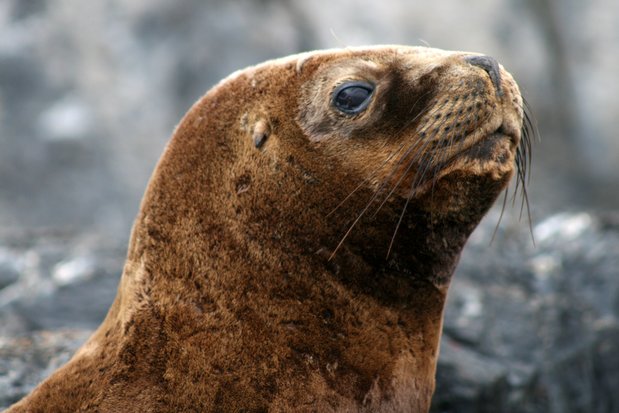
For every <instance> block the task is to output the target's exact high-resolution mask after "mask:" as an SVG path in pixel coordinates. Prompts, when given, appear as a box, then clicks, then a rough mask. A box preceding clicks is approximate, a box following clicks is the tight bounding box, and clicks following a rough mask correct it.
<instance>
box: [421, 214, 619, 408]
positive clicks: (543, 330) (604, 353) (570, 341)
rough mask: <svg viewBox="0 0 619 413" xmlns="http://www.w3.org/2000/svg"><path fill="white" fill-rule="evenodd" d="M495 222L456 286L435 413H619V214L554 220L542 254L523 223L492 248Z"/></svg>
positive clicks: (481, 235) (465, 261) (474, 240)
mask: <svg viewBox="0 0 619 413" xmlns="http://www.w3.org/2000/svg"><path fill="white" fill-rule="evenodd" d="M489 218H490V219H486V220H485V221H484V222H483V223H482V225H481V226H480V228H478V230H477V231H476V233H475V234H473V236H472V237H471V240H470V242H469V244H468V245H467V248H466V250H465V253H464V254H463V256H462V259H461V262H460V265H459V267H458V269H457V271H456V275H455V278H454V280H453V283H452V285H451V287H450V293H449V300H448V305H447V309H446V314H445V325H444V335H443V340H442V343H441V355H440V359H439V366H438V372H437V390H436V395H435V398H434V405H433V412H436V413H438V412H443V413H448V412H454V413H455V412H458V413H462V412H464V413H466V412H497V411H500V412H506V413H509V412H514V413H522V412H524V413H528V412H548V413H572V412H573V413H576V412H596V413H597V412H600V413H601V412H607V413H611V412H616V411H619V393H617V391H615V390H612V391H611V390H610V389H618V388H619V387H618V383H619V364H618V360H619V356H618V355H619V339H618V335H619V283H618V282H617V281H618V280H619V225H617V223H618V222H619V221H618V220H617V215H601V214H598V215H596V214H590V213H572V214H568V213H562V214H558V215H554V216H551V217H548V218H547V219H545V220H543V221H542V222H540V223H538V224H537V225H536V226H535V227H534V228H533V234H534V235H535V236H536V243H537V244H536V246H535V247H533V246H532V242H531V240H530V234H528V233H527V232H526V230H522V229H520V230H518V229H517V228H514V227H513V225H514V224H513V223H512V226H510V225H502V226H501V227H500V229H499V232H498V234H497V237H496V238H495V240H494V242H493V244H492V245H489V238H490V236H491V234H492V231H493V228H492V226H493V222H492V220H493V218H495V219H496V216H495V217H493V216H492V215H491V216H490V217H489ZM495 222H496V221H495ZM521 226H522V227H526V225H525V223H522V224H521Z"/></svg>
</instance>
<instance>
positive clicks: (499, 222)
mask: <svg viewBox="0 0 619 413" xmlns="http://www.w3.org/2000/svg"><path fill="white" fill-rule="evenodd" d="M508 193H509V185H507V186H506V187H505V190H504V191H503V202H502V205H501V213H500V214H499V219H498V220H497V221H496V225H495V226H494V231H492V238H490V245H492V243H493V242H494V238H495V237H496V234H497V233H498V232H499V226H500V225H501V221H502V220H503V214H504V213H505V208H506V206H507V198H508Z"/></svg>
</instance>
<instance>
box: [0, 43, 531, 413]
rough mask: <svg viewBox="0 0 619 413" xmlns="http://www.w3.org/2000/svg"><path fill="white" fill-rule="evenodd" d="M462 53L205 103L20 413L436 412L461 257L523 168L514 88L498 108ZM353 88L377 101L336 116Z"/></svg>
mask: <svg viewBox="0 0 619 413" xmlns="http://www.w3.org/2000/svg"><path fill="white" fill-rule="evenodd" d="M464 55H465V54H463V53H450V52H443V51H439V50H434V49H425V48H404V47H382V48H372V49H351V50H338V51H327V52H318V53H312V54H305V55H298V56H292V57H290V58H287V59H283V60H278V61H272V62H268V63H266V64H263V65H260V66H257V67H254V68H249V69H247V70H245V71H243V72H239V73H236V74H234V75H232V76H231V77H230V78H228V79H226V80H224V81H222V83H220V84H219V85H218V86H216V87H215V88H213V89H212V90H211V91H210V92H209V93H207V94H206V95H205V96H204V97H203V98H202V99H201V100H200V101H199V102H197V103H196V104H195V105H194V106H193V107H192V109H191V110H190V111H189V112H188V114H187V115H186V116H185V118H184V119H183V121H182V122H181V123H180V125H179V126H178V128H177V129H176V131H175V132H174V136H173V138H172V139H171V141H170V143H169V145H168V147H167V148H166V151H165V153H164V155H163V156H162V158H161V160H160V162H159V164H158V166H157V168H156V170H155V172H154V174H153V177H152V179H151V182H150V183H149V186H148V189H147V191H146V193H145V196H144V199H143V202H142V206H141V209H140V213H139V215H138V217H137V219H136V222H135V225H134V228H133V232H132V237H131V241H130V245H129V251H128V256H127V261H126V264H125V268H124V271H123V276H122V280H121V283H120V286H119V290H118V294H117V297H116V300H115V301H114V303H113V305H112V307H111V309H110V311H109V313H108V315H107V317H106V319H105V321H104V322H103V323H102V325H101V326H100V327H99V329H98V330H97V331H96V332H95V333H94V334H93V336H92V337H91V338H90V339H89V340H88V342H87V343H86V344H84V346H83V347H82V348H81V349H80V350H79V351H78V352H77V353H76V355H75V356H74V357H73V358H72V360H71V361H70V362H69V363H68V364H67V365H65V366H64V367H62V368H61V369H59V370H58V371H57V372H55V373H54V374H53V375H52V376H51V377H50V378H49V379H47V380H46V381H45V382H43V383H42V384H41V385H39V386H38V387H37V388H36V389H35V390H34V391H33V392H32V393H31V394H30V395H29V396H27V397H26V398H25V399H24V400H23V401H21V402H20V403H18V404H17V405H15V406H14V407H13V408H12V409H11V410H9V411H10V412H12V413H16V412H68V411H88V412H120V411H122V412H191V411H196V412H207V411H212V412H215V411H217V412H221V411H231V412H232V411H272V412H291V411H299V412H303V411H307V412H310V411H320V412H335V411H337V412H360V411H361V412H363V411H367V412H371V411H381V412H390V411H392V412H407V411H408V412H425V411H427V410H428V408H429V405H430V399H431V395H432V392H433V391H434V374H435V369H436V360H437V356H438V343H439V338H440V331H441V324H442V314H443V306H444V303H445V295H446V293H447V288H448V285H449V281H450V277H451V275H452V273H453V270H454V268H455V266H456V263H457V260H458V257H459V254H460V251H461V249H462V247H463V245H464V243H465V242H466V239H467V237H468V236H469V234H470V233H471V231H472V230H473V229H474V228H475V226H476V225H477V223H478V222H479V220H480V219H481V218H482V216H483V215H484V214H485V212H486V211H487V210H488V208H489V207H490V206H491V205H492V203H493V202H494V200H495V199H496V197H497V195H498V194H499V193H500V192H501V190H503V189H504V188H505V186H506V185H507V183H508V182H509V180H510V177H511V176H512V173H513V171H514V170H515V169H516V170H518V171H519V172H518V173H517V176H518V177H519V178H520V181H521V183H522V184H524V176H525V171H526V166H527V159H528V157H529V153H530V148H529V147H528V146H527V145H528V143H527V144H525V146H524V147H523V146H522V142H528V141H527V140H526V139H524V138H522V139H521V133H520V128H521V127H522V124H523V123H522V122H523V121H522V119H523V110H522V100H521V98H520V94H519V92H518V89H517V86H516V85H515V83H514V82H513V80H512V79H511V77H510V76H509V75H508V74H507V73H506V72H503V73H502V75H503V84H502V85H503V88H504V90H505V93H504V94H503V96H497V94H496V93H495V91H494V88H493V86H492V83H491V82H490V79H489V78H488V76H487V74H486V73H485V72H484V71H483V70H482V69H480V68H479V67H474V66H471V65H469V64H467V63H465V62H464V61H463V59H462V57H463V56H464ZM356 78H362V79H368V78H369V79H371V80H372V82H374V83H375V84H376V85H377V89H376V91H375V93H376V95H375V97H374V99H373V101H372V103H371V105H370V107H369V108H368V109H367V110H366V111H365V112H364V113H362V114H361V115H358V116H354V117H350V116H346V115H342V114H341V113H338V112H337V111H336V110H335V109H334V108H333V107H331V105H330V94H331V91H332V90H333V89H334V88H335V87H337V85H339V84H341V82H343V81H345V80H350V79H356ZM467 94H468V96H467V97H464V96H465V95H467ZM456 97H458V98H456ZM478 104H479V105H478ZM468 107H471V108H473V109H471V110H470V111H468V110H467V108H468ZM461 109H462V112H460V110H461ZM447 128H448V129H447ZM500 128H503V129H502V130H500ZM497 130H500V131H501V132H505V133H506V134H508V135H510V136H511V139H510V138H508V137H505V136H503V137H498V135H496V136H494V135H492V134H493V133H495V132H496V131H497ZM493 136H494V138H493ZM127 138H128V139H129V138H130V137H127ZM491 139H495V140H496V141H490V140H491ZM527 150H528V151H529V152H527ZM386 257H387V258H386Z"/></svg>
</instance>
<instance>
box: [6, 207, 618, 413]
mask: <svg viewBox="0 0 619 413" xmlns="http://www.w3.org/2000/svg"><path fill="white" fill-rule="evenodd" d="M497 219H498V213H497V212H496V211H493V212H492V213H491V214H490V215H489V217H488V218H487V219H485V220H484V222H482V224H481V225H480V227H479V228H478V230H477V231H476V232H475V233H474V234H473V235H472V237H471V239H470V241H469V243H468V245H467V247H466V249H465V252H464V254H463V257H462V259H461V262H460V265H459V267H458V270H457V272H456V275H455V278H454V280H453V283H452V286H451V288H450V293H449V300H448V305H447V309H446V314H445V325H444V334H443V339H442V343H441V355H440V359H439V366H438V372H437V389H436V394H435V397H434V404H433V410H432V411H433V412H434V413H439V412H442V413H451V412H453V413H456V412H457V413H467V412H506V413H510V412H514V413H516V412H517V413H542V412H543V413H580V412H588V413H591V412H593V413H612V412H616V411H619V392H617V391H616V389H619V282H618V280H619V214H616V215H600V214H597V215H596V214H592V213H586V212H582V213H564V214H558V215H554V216H550V217H549V218H547V219H545V220H543V221H541V222H540V223H538V224H537V225H535V227H534V229H533V235H534V237H535V240H536V246H533V245H532V242H531V236H530V234H529V233H528V231H527V229H526V223H524V222H521V223H518V222H515V221H510V220H508V219H504V221H507V222H503V223H502V224H501V225H500V227H499V229H498V231H497V234H496V236H495V239H494V241H493V242H492V244H491V243H490V241H491V239H492V234H493V232H494V229H495V225H496V222H497ZM124 249H125V246H124V245H120V244H113V243H112V244H110V243H109V241H108V242H106V240H105V239H100V238H96V237H95V238H92V237H91V238H84V237H83V236H80V235H78V234H72V233H58V232H44V233H40V232H39V233H12V234H0V252H1V253H0V257H3V258H2V259H3V261H1V263H2V265H0V268H5V267H6V268H11V270H10V271H9V272H14V273H16V274H18V276H17V277H15V276H14V275H12V276H10V277H9V278H10V279H12V280H13V281H12V282H10V283H9V284H8V285H5V286H4V287H3V288H2V289H0V407H6V406H7V405H8V404H10V403H12V402H14V401H15V400H17V399H19V398H20V397H21V396H22V395H24V394H25V393H26V392H28V391H29V390H30V389H31V388H32V387H33V386H34V385H35V384H36V383H38V382H40V380H42V378H44V377H45V376H47V375H48V374H50V373H51V372H52V371H53V370H55V369H56V368H57V367H58V366H60V365H61V364H63V363H64V362H66V361H67V360H68V358H69V357H70V355H71V354H72V352H73V351H74V350H75V349H77V347H79V345H80V344H81V343H82V342H83V341H85V340H86V338H87V337H88V335H89V334H90V333H91V332H92V330H93V329H94V328H95V327H96V326H97V325H98V324H99V323H100V322H101V320H102V318H103V317H104V315H105V313H106V311H107V308H108V306H109V305H110V303H111V302H112V300H113V297H114V295H115V292H116V287H117V282H118V277H119V274H120V273H121V270H122V264H123V260H124Z"/></svg>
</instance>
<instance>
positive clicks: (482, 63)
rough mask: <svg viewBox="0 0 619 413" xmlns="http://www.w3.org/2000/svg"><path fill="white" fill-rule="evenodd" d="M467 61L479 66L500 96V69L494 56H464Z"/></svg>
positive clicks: (501, 91)
mask: <svg viewBox="0 0 619 413" xmlns="http://www.w3.org/2000/svg"><path fill="white" fill-rule="evenodd" d="M464 60H466V61H467V62H469V63H470V64H472V65H473V66H477V67H481V68H482V69H484V70H485V71H486V72H487V73H488V75H489V76H490V80H492V84H494V87H495V88H496V91H497V94H498V95H499V96H501V95H502V94H503V90H502V89H501V69H500V68H499V62H497V61H496V59H495V58H494V57H490V56H466V57H465V58H464Z"/></svg>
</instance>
